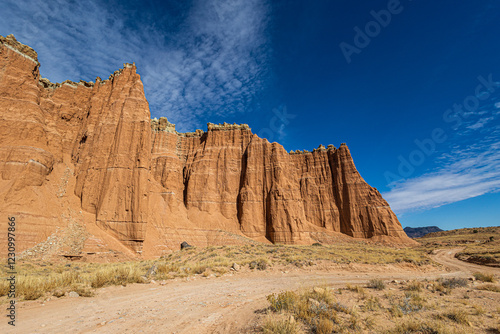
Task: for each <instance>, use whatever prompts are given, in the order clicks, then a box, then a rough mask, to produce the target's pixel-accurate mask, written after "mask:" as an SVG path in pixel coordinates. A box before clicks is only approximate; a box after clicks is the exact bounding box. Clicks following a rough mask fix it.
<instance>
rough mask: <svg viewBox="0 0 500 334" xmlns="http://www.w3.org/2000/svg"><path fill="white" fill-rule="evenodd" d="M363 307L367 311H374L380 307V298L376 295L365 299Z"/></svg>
mask: <svg viewBox="0 0 500 334" xmlns="http://www.w3.org/2000/svg"><path fill="white" fill-rule="evenodd" d="M365 308H366V309H367V310H369V311H376V310H378V309H379V308H380V300H379V299H378V297H374V296H371V297H369V298H368V299H367V300H366V303H365Z"/></svg>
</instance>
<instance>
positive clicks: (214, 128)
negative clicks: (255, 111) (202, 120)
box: [207, 122, 250, 131]
mask: <svg viewBox="0 0 500 334" xmlns="http://www.w3.org/2000/svg"><path fill="white" fill-rule="evenodd" d="M207 129H208V131H224V130H250V127H249V126H248V124H236V123H233V124H229V123H226V122H224V123H222V124H214V123H208V124H207Z"/></svg>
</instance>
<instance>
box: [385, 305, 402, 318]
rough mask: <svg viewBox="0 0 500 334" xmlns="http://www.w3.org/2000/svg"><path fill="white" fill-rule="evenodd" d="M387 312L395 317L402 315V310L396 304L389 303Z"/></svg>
mask: <svg viewBox="0 0 500 334" xmlns="http://www.w3.org/2000/svg"><path fill="white" fill-rule="evenodd" d="M389 313H390V314H391V315H392V316H393V317H395V318H401V317H402V316H403V315H404V314H403V311H402V310H401V308H400V307H399V305H397V304H391V307H390V308H389Z"/></svg>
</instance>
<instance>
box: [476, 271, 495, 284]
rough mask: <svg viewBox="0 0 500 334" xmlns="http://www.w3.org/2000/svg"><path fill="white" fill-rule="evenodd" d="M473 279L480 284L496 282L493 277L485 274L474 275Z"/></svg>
mask: <svg viewBox="0 0 500 334" xmlns="http://www.w3.org/2000/svg"><path fill="white" fill-rule="evenodd" d="M474 277H475V278H476V279H477V280H478V281H481V282H489V283H494V282H495V281H496V279H495V275H493V274H485V273H474Z"/></svg>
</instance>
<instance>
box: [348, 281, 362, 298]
mask: <svg viewBox="0 0 500 334" xmlns="http://www.w3.org/2000/svg"><path fill="white" fill-rule="evenodd" d="M346 289H347V290H349V291H354V292H357V293H359V294H360V295H361V296H365V295H366V290H365V289H364V288H363V287H362V286H361V285H351V284H347V285H346Z"/></svg>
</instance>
